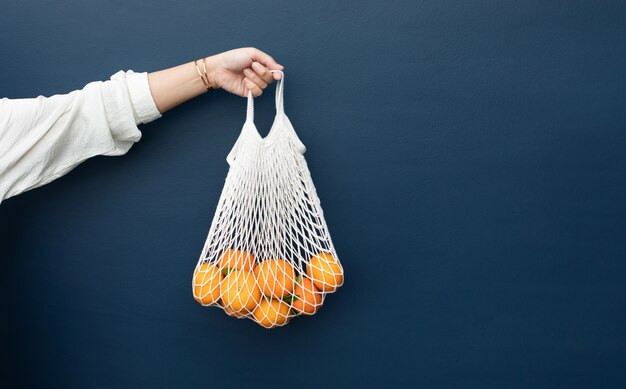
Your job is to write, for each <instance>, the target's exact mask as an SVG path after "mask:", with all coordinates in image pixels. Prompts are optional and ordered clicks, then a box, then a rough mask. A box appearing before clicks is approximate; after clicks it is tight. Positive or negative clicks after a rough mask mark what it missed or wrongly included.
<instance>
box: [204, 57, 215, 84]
mask: <svg viewBox="0 0 626 389" xmlns="http://www.w3.org/2000/svg"><path fill="white" fill-rule="evenodd" d="M202 67H203V68H204V77H206V83H207V84H208V85H209V86H208V88H209V89H213V85H211V81H210V80H209V75H208V74H207V73H206V57H202Z"/></svg>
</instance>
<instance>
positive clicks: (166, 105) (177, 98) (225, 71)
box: [148, 47, 284, 113]
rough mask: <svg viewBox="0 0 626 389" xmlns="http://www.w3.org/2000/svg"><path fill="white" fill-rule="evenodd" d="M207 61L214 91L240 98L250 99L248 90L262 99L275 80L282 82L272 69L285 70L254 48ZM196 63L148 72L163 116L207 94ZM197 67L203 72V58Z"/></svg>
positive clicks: (208, 74) (213, 57) (207, 69)
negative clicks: (220, 89)
mask: <svg viewBox="0 0 626 389" xmlns="http://www.w3.org/2000/svg"><path fill="white" fill-rule="evenodd" d="M204 60H205V62H206V72H207V76H208V77H209V82H210V83H211V85H212V86H213V88H215V89H217V88H222V89H224V90H226V91H228V92H230V93H233V94H236V95H237V96H241V97H247V96H248V90H251V91H252V95H253V96H255V97H256V96H260V95H261V94H262V93H263V89H265V88H267V86H268V85H269V84H270V83H271V82H272V81H273V80H274V79H276V80H280V77H281V74H280V73H278V72H274V73H272V72H270V70H283V69H284V66H283V65H279V64H278V63H276V61H274V58H272V57H270V56H269V55H268V54H266V53H264V52H262V51H261V50H258V49H255V48H254V47H244V48H241V49H234V50H229V51H226V52H223V53H220V54H215V55H212V56H210V57H206V58H205V59H204ZM195 62H196V61H190V62H187V63H184V64H182V65H178V66H174V67H171V68H168V69H163V70H159V71H156V72H152V73H148V83H149V84H150V91H151V93H152V97H153V98H154V103H155V104H156V106H157V109H158V110H159V112H160V113H164V112H166V111H168V110H170V109H172V108H174V107H175V106H177V105H179V104H182V103H184V102H185V101H187V100H189V99H191V98H193V97H196V96H199V95H201V94H203V93H206V92H207V89H206V87H205V85H204V82H203V80H202V78H200V76H199V75H198V70H197V69H196V64H195ZM198 67H199V68H200V69H201V71H203V70H204V68H203V65H202V59H200V60H199V61H198Z"/></svg>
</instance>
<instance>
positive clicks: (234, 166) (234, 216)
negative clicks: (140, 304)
mask: <svg viewBox="0 0 626 389" xmlns="http://www.w3.org/2000/svg"><path fill="white" fill-rule="evenodd" d="M273 71H278V72H280V73H281V74H282V78H281V79H280V80H278V81H277V82H276V83H277V84H276V116H275V118H274V122H273V124H272V127H271V129H270V131H269V133H268V134H267V136H266V137H265V138H263V137H261V135H260V134H259V132H258V130H257V128H256V125H255V124H254V99H253V97H252V93H251V92H248V110H247V116H246V121H245V123H244V125H243V128H242V130H241V133H240V135H239V137H238V139H237V141H236V142H235V145H234V146H233V148H232V150H231V151H230V153H229V154H228V156H227V158H226V160H227V162H228V164H229V166H230V167H229V170H228V174H227V176H226V180H225V182H224V188H223V190H222V194H221V196H220V199H219V202H218V205H217V209H216V211H215V215H214V217H213V221H212V223H211V227H210V229H209V234H208V236H207V239H206V242H205V244H204V248H203V250H202V254H201V255H200V258H199V260H198V263H197V265H196V268H195V270H194V274H193V280H192V289H193V295H194V298H195V299H196V301H198V302H199V303H200V304H202V305H204V306H216V307H221V308H222V309H224V311H225V312H226V313H227V314H228V315H230V316H234V317H238V318H249V319H251V320H254V321H255V322H256V323H258V324H260V325H261V326H263V327H266V328H273V327H278V326H283V325H285V324H287V323H288V322H289V320H290V319H291V318H292V317H294V316H297V315H312V314H314V313H316V312H317V311H318V309H319V308H320V307H321V306H322V304H323V302H324V299H325V298H326V295H327V294H328V293H331V292H334V291H335V290H337V288H338V287H340V286H341V285H342V284H343V278H344V277H343V268H342V266H341V264H340V262H339V258H338V256H337V253H336V252H335V248H334V246H333V243H332V240H331V238H330V234H329V232H328V227H327V226H326V221H325V219H324V213H323V211H322V208H321V206H320V200H319V198H318V196H317V192H316V190H315V186H314V185H313V181H312V179H311V175H310V172H309V169H308V167H307V163H306V161H305V159H304V152H305V150H306V148H305V146H304V144H302V142H301V141H300V139H299V138H298V136H297V135H296V132H295V130H294V128H293V126H292V124H291V122H290V121H289V118H287V115H285V112H284V108H283V89H284V83H285V75H284V73H283V72H282V71H280V70H273Z"/></svg>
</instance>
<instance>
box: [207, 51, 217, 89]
mask: <svg viewBox="0 0 626 389" xmlns="http://www.w3.org/2000/svg"><path fill="white" fill-rule="evenodd" d="M204 61H205V62H206V75H207V78H208V79H209V84H210V85H211V88H212V89H220V88H221V85H220V84H219V82H218V81H219V80H218V74H217V73H218V72H217V71H218V69H219V66H218V63H217V62H218V61H217V58H216V56H215V55H212V56H209V57H206V58H204Z"/></svg>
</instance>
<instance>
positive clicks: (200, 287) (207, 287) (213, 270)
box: [193, 263, 223, 305]
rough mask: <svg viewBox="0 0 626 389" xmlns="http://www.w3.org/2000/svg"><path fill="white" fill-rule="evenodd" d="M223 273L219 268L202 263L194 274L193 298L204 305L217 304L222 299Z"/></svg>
mask: <svg viewBox="0 0 626 389" xmlns="http://www.w3.org/2000/svg"><path fill="white" fill-rule="evenodd" d="M222 278H223V276H222V272H220V269H218V268H217V266H213V265H212V264H210V263H202V264H200V266H198V267H196V270H194V272H193V297H194V298H195V299H196V301H197V302H199V303H200V304H202V305H209V304H213V303H215V302H217V300H219V298H220V282H221V281H222Z"/></svg>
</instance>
